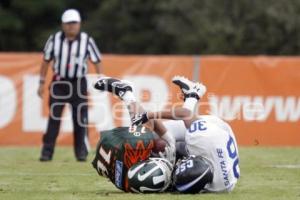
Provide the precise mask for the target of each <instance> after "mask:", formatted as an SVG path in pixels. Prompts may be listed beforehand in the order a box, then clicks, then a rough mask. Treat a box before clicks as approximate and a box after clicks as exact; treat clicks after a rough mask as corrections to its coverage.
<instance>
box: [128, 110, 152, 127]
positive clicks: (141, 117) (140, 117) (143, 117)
mask: <svg viewBox="0 0 300 200" xmlns="http://www.w3.org/2000/svg"><path fill="white" fill-rule="evenodd" d="M148 120H149V119H148V116H147V112H143V113H140V114H136V115H135V116H134V117H133V118H131V122H132V123H131V125H132V126H139V125H141V124H144V123H146V122H148Z"/></svg>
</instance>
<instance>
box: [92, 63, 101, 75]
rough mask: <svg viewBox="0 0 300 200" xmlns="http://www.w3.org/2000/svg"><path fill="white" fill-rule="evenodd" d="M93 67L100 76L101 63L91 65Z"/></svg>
mask: <svg viewBox="0 0 300 200" xmlns="http://www.w3.org/2000/svg"><path fill="white" fill-rule="evenodd" d="M93 65H94V66H95V70H96V73H97V74H101V71H102V66H101V65H102V64H101V62H97V63H93Z"/></svg>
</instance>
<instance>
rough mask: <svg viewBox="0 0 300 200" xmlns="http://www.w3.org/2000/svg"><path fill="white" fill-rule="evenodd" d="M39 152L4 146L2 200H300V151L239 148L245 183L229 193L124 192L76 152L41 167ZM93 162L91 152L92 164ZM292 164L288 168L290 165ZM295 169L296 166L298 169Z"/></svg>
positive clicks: (62, 152)
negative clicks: (76, 159) (78, 158)
mask: <svg viewBox="0 0 300 200" xmlns="http://www.w3.org/2000/svg"><path fill="white" fill-rule="evenodd" d="M39 151H40V150H39V149H38V148H13V147H1V148H0V199H1V200H11V199H17V200H21V199H30V200H34V199H37V200H43V199H54V200H58V199H63V200H69V199H70V200H71V199H72V200H73V199H74V200H75V199H89V200H95V199H108V198H109V199H143V200H150V199H155V200H165V199H172V200H176V199H184V200H189V199H203V200H206V199H230V200H235V199H243V200H244V199H246V200H247V199H255V200H268V199H272V200H274V199H275V200H276V199H278V200H279V199H280V200H288V199H293V200H294V199H300V168H299V166H300V148H241V149H240V160H241V165H240V167H241V179H240V181H239V183H238V184H237V186H236V188H235V190H234V191H233V192H232V193H230V194H198V195H179V194H147V195H143V194H126V193H123V192H122V191H120V190H117V189H115V187H114V186H113V185H112V184H111V183H110V182H108V181H107V180H106V179H104V178H102V177H99V176H98V175H97V173H96V171H95V170H94V169H93V168H92V166H91V164H90V162H86V163H78V162H76V161H75V159H74V156H73V151H72V148H57V150H56V153H55V157H54V160H53V161H52V162H50V163H40V162H39V161H38V157H39ZM92 158H93V153H91V155H90V157H89V160H90V161H91V160H92ZM287 165H290V166H287ZM295 165H298V167H297V166H295Z"/></svg>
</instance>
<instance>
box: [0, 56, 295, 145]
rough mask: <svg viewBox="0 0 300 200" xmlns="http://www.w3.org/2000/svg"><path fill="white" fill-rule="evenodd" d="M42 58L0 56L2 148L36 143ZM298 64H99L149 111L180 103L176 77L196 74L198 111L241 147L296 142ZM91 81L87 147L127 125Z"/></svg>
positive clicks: (65, 138)
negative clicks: (201, 87) (222, 123)
mask: <svg viewBox="0 0 300 200" xmlns="http://www.w3.org/2000/svg"><path fill="white" fill-rule="evenodd" d="M196 58H199V57H196ZM41 60H42V55H41V54H37V53H0V82H1V84H0V145H40V144H41V137H42V133H44V131H45V129H46V125H47V116H48V114H49V109H48V95H49V94H48V93H47V94H45V97H44V98H43V99H40V98H39V97H38V96H37V88H38V84H39V75H38V74H39V68H40V63H41ZM299 66H300V58H299V57H260V56H258V57H234V56H229V57H228V56H200V62H198V60H197V59H195V57H193V56H119V55H118V56H117V55H105V56H104V59H103V73H104V74H106V75H108V76H112V77H118V78H122V79H127V80H129V81H131V82H132V83H133V84H134V85H135V95H137V97H138V99H139V100H140V102H142V103H143V106H144V107H145V108H146V109H149V110H160V109H163V108H166V107H169V106H170V105H171V104H172V103H177V102H181V100H180V98H179V96H180V92H179V90H178V88H176V87H174V86H173V85H172V84H171V79H172V77H173V76H174V75H183V76H186V77H188V78H191V79H192V78H197V77H199V78H200V80H201V81H202V82H203V83H204V84H205V85H207V88H208V93H207V95H206V96H205V98H203V99H202V101H201V104H200V111H201V113H202V114H208V113H209V114H214V115H218V116H220V117H221V118H223V119H225V120H226V121H228V122H229V123H230V124H231V125H232V127H233V130H234V132H235V134H236V136H237V140H238V143H239V144H240V145H300V134H299V128H300V126H299V119H300V98H299V97H300V91H299V89H298V86H299V85H300V67H299ZM198 68H199V69H198ZM49 71H52V70H49ZM90 73H91V74H93V67H92V66H90ZM198 73H199V74H198ZM51 76H52V75H51V73H49V74H48V76H47V80H48V81H47V88H48V85H49V82H50V79H51ZM96 78H97V77H96V76H93V75H90V76H89V77H88V83H89V93H90V95H89V122H90V123H89V130H90V131H89V133H90V141H91V143H92V144H95V143H96V142H97V140H98V138H99V134H98V132H99V131H101V130H105V129H110V128H113V127H116V126H122V125H128V123H129V122H128V114H127V111H126V108H125V107H124V104H122V102H120V101H119V100H118V99H117V98H115V97H112V95H110V94H107V93H100V92H98V91H95V90H93V88H92V83H93V82H94V81H95V80H96ZM70 115H71V114H70V110H69V109H68V107H66V109H65V112H64V117H63V121H62V125H61V131H60V135H59V137H58V143H59V144H68V145H69V144H72V142H73V141H72V140H73V139H72V138H73V137H72V134H71V133H72V123H71V117H70ZM126 116H127V117H126Z"/></svg>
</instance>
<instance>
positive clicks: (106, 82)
mask: <svg viewBox="0 0 300 200" xmlns="http://www.w3.org/2000/svg"><path fill="white" fill-rule="evenodd" d="M94 87H95V88H96V89H98V90H100V91H108V92H111V93H113V94H115V95H116V96H118V97H119V98H120V99H121V100H122V101H123V102H124V103H125V104H126V106H127V108H128V112H129V116H130V118H131V119H132V118H133V117H134V116H135V115H137V114H141V113H143V112H145V110H144V108H143V107H142V106H141V105H140V104H139V103H138V102H137V100H136V97H135V96H134V94H133V88H132V86H131V85H130V83H128V82H127V81H124V80H119V79H116V78H111V77H102V78H100V79H99V80H98V81H97V82H96V83H95V85H94ZM147 126H148V127H149V128H151V129H153V126H154V125H153V121H152V120H150V121H149V122H148V123H147Z"/></svg>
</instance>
